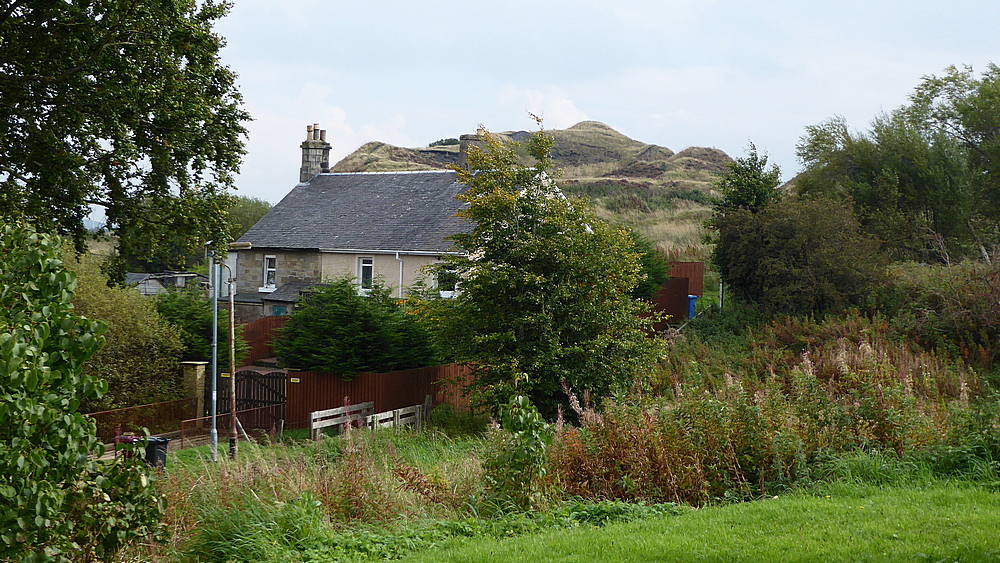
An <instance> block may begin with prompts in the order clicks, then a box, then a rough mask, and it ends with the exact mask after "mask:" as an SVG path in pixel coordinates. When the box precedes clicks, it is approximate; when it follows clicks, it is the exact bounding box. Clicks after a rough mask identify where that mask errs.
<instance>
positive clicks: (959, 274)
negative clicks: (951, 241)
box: [881, 262, 1000, 367]
mask: <svg viewBox="0 0 1000 563" xmlns="http://www.w3.org/2000/svg"><path fill="white" fill-rule="evenodd" d="M889 279H890V282H889V287H888V289H887V290H886V291H885V292H883V294H882V299H881V301H882V304H883V307H884V308H885V309H886V310H887V312H888V313H889V314H891V315H892V316H893V319H892V324H893V327H894V328H895V329H896V330H897V331H898V332H899V333H900V334H901V335H903V336H905V337H907V338H912V339H915V340H916V341H917V342H919V343H921V344H922V345H924V346H927V347H932V348H936V349H941V350H944V351H951V352H956V353H960V354H961V355H962V357H964V358H965V359H966V360H968V361H970V362H972V363H973V364H976V365H980V366H983V367H989V366H992V365H994V364H995V363H996V362H997V361H998V360H1000V347H998V346H997V345H996V343H997V342H1000V265H989V264H981V263H973V262H969V263H963V264H955V265H951V266H944V265H925V264H914V263H905V264H896V265H893V267H892V268H891V269H890V276H889Z"/></svg>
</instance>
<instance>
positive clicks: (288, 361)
mask: <svg viewBox="0 0 1000 563" xmlns="http://www.w3.org/2000/svg"><path fill="white" fill-rule="evenodd" d="M275 350H276V351H277V353H278V357H279V358H280V359H281V361H282V362H284V364H285V365H287V366H289V367H293V368H298V369H307V370H316V371H326V372H330V373H335V374H337V375H339V376H340V377H342V378H345V379H350V378H351V377H353V376H354V375H355V374H357V373H360V372H366V371H376V372H380V371H392V370H399V369H407V368H414V367H420V366H427V365H432V364H433V363H434V361H435V357H434V350H433V348H432V346H431V342H430V336H429V335H428V334H427V333H426V332H425V331H424V330H423V328H421V326H420V325H419V324H418V323H417V321H416V319H415V318H413V317H412V316H411V315H409V314H407V312H406V310H405V309H404V308H403V307H402V306H401V305H399V304H398V303H396V300H395V299H393V298H392V297H390V293H389V289H388V288H386V287H385V286H383V285H381V284H378V283H376V284H375V287H373V288H372V289H371V292H370V293H369V294H368V295H359V294H358V286H357V284H356V283H355V282H354V280H352V279H350V278H340V279H336V280H332V281H329V282H328V283H325V284H323V285H320V286H317V287H315V288H313V289H312V290H310V291H309V292H308V293H306V294H304V295H303V298H302V300H301V301H299V304H298V306H297V307H296V308H295V310H294V311H293V312H292V314H291V316H290V317H289V319H288V322H287V323H286V324H285V326H284V327H283V329H282V331H281V337H280V338H279V339H278V340H277V341H276V342H275Z"/></svg>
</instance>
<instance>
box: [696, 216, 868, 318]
mask: <svg viewBox="0 0 1000 563" xmlns="http://www.w3.org/2000/svg"><path fill="white" fill-rule="evenodd" d="M714 224H715V226H717V227H718V229H719V241H718V244H717V246H716V249H715V252H714V254H713V256H712V259H713V261H714V262H715V264H716V266H718V268H719V272H720V274H721V275H722V278H723V280H724V281H725V282H726V284H727V285H728V286H729V287H730V288H731V289H732V290H733V292H734V293H736V294H737V296H738V297H740V298H743V299H746V300H748V301H751V302H754V303H758V304H760V305H761V306H762V307H763V308H764V309H766V310H768V311H770V312H772V313H786V314H795V313H803V314H805V313H825V312H829V311H837V310H841V309H844V308H846V307H848V306H851V305H861V304H864V303H866V302H867V300H868V299H869V298H870V296H871V294H872V293H873V292H874V290H875V289H876V288H877V287H879V285H880V284H881V283H882V281H883V279H884V267H885V264H886V259H885V257H884V256H883V255H882V254H881V252H880V251H879V245H878V241H876V240H875V239H873V238H871V237H870V236H868V235H865V234H863V233H862V232H861V230H860V227H859V225H858V222H857V220H856V219H855V218H854V215H853V213H852V211H851V208H850V207H849V206H848V205H847V204H845V203H842V202H837V201H834V200H831V199H825V198H819V199H814V200H806V199H798V198H791V197H789V198H783V199H780V200H778V201H776V202H773V203H771V204H769V205H767V206H766V207H764V208H763V209H761V210H760V211H757V212H754V211H750V210H747V209H734V210H731V211H729V212H727V213H726V214H725V215H724V216H720V217H717V218H715V219H714Z"/></svg>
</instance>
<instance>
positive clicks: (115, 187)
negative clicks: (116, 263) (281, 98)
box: [0, 0, 248, 271]
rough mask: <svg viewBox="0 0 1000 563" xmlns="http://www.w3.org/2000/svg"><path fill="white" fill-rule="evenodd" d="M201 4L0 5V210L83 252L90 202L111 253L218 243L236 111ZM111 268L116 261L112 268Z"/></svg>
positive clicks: (96, 0)
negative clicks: (113, 243) (115, 244)
mask: <svg viewBox="0 0 1000 563" xmlns="http://www.w3.org/2000/svg"><path fill="white" fill-rule="evenodd" d="M227 9H228V5H227V4H225V3H221V2H216V1H214V0H208V1H205V2H194V1H191V0H163V1H158V2H118V1H116V0H69V1H65V2H5V3H3V6H2V7H0V61H2V63H0V138H2V139H3V142H2V143H0V216H3V217H7V218H10V217H20V218H22V219H24V220H27V221H28V222H30V223H32V224H34V225H36V226H37V227H38V228H39V229H41V230H44V231H50V232H58V233H63V234H66V235H68V236H70V237H71V238H72V239H73V241H74V243H75V245H76V247H77V249H78V250H82V248H83V247H84V246H85V237H86V230H85V229H84V226H83V219H84V218H86V217H87V215H88V214H89V213H90V211H91V208H92V207H100V208H103V209H104V212H105V214H106V217H107V225H108V227H109V228H110V229H111V231H112V232H114V233H116V234H119V235H123V236H120V237H119V238H120V247H119V252H120V253H121V254H122V255H123V256H131V257H137V258H142V259H154V258H156V257H157V256H159V255H162V254H164V253H173V255H174V256H187V255H190V254H192V253H193V252H195V251H197V250H199V249H200V246H201V244H202V242H203V241H204V240H208V239H212V240H215V241H217V242H218V243H220V244H223V243H225V242H226V240H227V238H228V234H227V233H228V231H227V229H228V227H227V221H226V208H227V206H228V198H227V197H225V195H224V192H225V191H226V189H227V188H229V187H231V186H232V184H233V176H234V174H235V173H236V171H237V170H238V168H239V164H240V159H241V157H242V155H243V154H244V149H243V142H242V137H243V136H244V135H245V134H246V131H245V129H244V128H243V126H242V125H241V123H242V122H243V121H245V120H247V119H248V114H247V113H246V112H245V111H244V110H243V109H242V100H241V98H240V95H239V93H238V92H237V90H236V86H235V75H234V74H233V72H232V71H230V70H229V69H228V68H227V67H226V66H224V65H222V64H221V62H220V59H219V51H220V49H221V48H222V46H223V40H222V38H221V37H219V36H218V35H217V34H216V33H215V32H214V31H213V29H212V26H213V24H214V23H215V22H216V21H217V20H219V19H220V18H221V17H223V15H225V13H226V10H227ZM118 270H119V271H120V270H121V267H119V268H118Z"/></svg>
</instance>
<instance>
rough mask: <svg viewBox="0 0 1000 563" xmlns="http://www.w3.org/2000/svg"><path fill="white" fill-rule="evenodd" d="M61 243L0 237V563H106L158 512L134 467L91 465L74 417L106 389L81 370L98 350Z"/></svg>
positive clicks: (21, 234)
mask: <svg viewBox="0 0 1000 563" xmlns="http://www.w3.org/2000/svg"><path fill="white" fill-rule="evenodd" d="M60 255H61V241H60V240H59V239H58V238H57V237H52V236H48V235H42V234H39V233H36V232H35V231H34V230H33V229H31V228H27V227H21V226H18V225H6V226H4V227H2V228H0V404H2V405H3V408H0V498H2V499H3V500H2V503H0V507H2V508H0V559H2V560H4V561H17V560H21V561H47V560H56V561H70V560H73V561H94V560H98V559H100V560H109V559H111V558H112V557H113V556H114V555H115V553H117V551H118V550H119V549H121V547H122V546H123V545H124V544H125V543H127V542H129V541H131V540H132V539H135V538H140V537H143V536H146V535H148V534H150V533H152V532H154V531H155V530H156V529H157V528H158V521H159V517H160V514H161V511H162V506H161V505H160V503H159V498H158V497H157V495H156V494H155V490H154V488H153V486H152V483H151V482H150V480H149V476H148V474H147V472H146V469H145V468H144V467H142V466H141V464H140V463H139V462H138V460H137V459H133V460H129V459H125V458H121V459H119V460H116V461H115V462H113V463H104V462H98V461H97V460H96V456H97V455H99V454H100V453H101V452H102V451H103V448H102V447H101V444H100V442H99V441H98V440H97V437H96V435H95V433H96V428H95V425H94V421H93V420H91V419H88V418H85V417H84V416H83V415H82V414H80V413H79V407H80V404H81V403H82V402H83V401H98V400H100V398H101V395H103V393H104V392H105V390H106V389H107V384H106V383H104V382H103V381H101V380H99V379H97V378H96V377H95V376H93V375H90V374H87V373H85V371H84V364H85V363H86V362H87V360H88V359H89V358H90V357H92V356H93V354H94V353H95V352H97V350H98V349H99V348H100V347H101V345H102V344H103V343H104V340H103V337H102V336H101V333H102V332H103V326H102V325H101V323H100V322H99V321H95V320H90V319H87V318H85V317H82V316H80V315H78V314H76V312H75V311H74V309H73V305H72V304H71V299H72V297H73V290H74V289H75V286H76V280H75V279H74V276H73V273H72V272H70V271H67V270H66V268H65V265H64V264H63V262H62V261H61V260H60Z"/></svg>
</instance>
